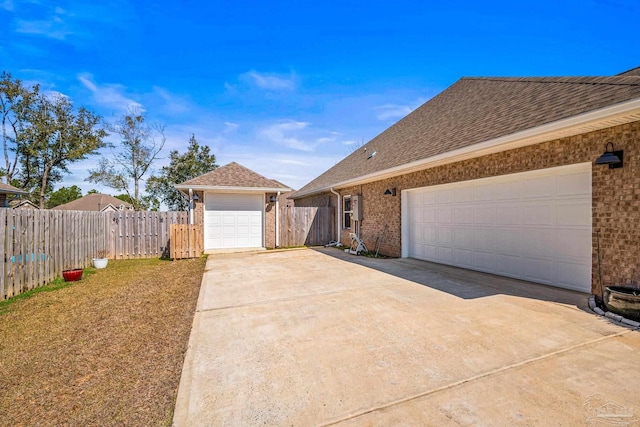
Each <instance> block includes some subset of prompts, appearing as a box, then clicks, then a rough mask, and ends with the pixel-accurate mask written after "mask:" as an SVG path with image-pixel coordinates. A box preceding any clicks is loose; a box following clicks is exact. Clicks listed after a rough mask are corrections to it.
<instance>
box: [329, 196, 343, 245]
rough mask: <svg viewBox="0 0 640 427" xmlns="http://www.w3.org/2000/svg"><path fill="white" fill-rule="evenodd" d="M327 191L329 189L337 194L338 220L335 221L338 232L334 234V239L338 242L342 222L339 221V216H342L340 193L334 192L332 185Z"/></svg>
mask: <svg viewBox="0 0 640 427" xmlns="http://www.w3.org/2000/svg"><path fill="white" fill-rule="evenodd" d="M329 191H331V192H332V193H333V194H335V195H336V196H338V221H337V223H338V233H337V234H336V241H337V242H338V243H340V230H341V228H340V226H341V225H342V224H341V223H340V218H341V216H342V215H341V209H340V193H336V192H335V191H334V190H333V187H332V188H329Z"/></svg>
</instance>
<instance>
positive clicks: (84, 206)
mask: <svg viewBox="0 0 640 427" xmlns="http://www.w3.org/2000/svg"><path fill="white" fill-rule="evenodd" d="M107 205H111V206H113V207H114V208H116V209H118V206H120V205H124V206H125V208H127V209H129V208H131V203H127V202H125V201H122V200H120V199H117V198H115V197H113V196H110V195H108V194H101V193H93V194H87V195H86V196H84V197H80V198H79V199H76V200H74V201H72V202H69V203H65V204H63V205H58V206H56V207H54V208H52V209H53V210H61V211H95V212H99V211H101V210H102V209H104V208H105V206H107Z"/></svg>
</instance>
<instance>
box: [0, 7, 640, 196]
mask: <svg viewBox="0 0 640 427" xmlns="http://www.w3.org/2000/svg"><path fill="white" fill-rule="evenodd" d="M435 3H436V2H429V1H399V2H392V1H388V0H386V1H376V0H373V1H371V0H370V1H366V2H365V1H358V2H356V1H351V0H340V1H334V0H325V1H322V2H303V1H278V2H262V1H243V0H236V1H208V2H194V1H188V0H186V1H181V2H175V1H172V2H167V1H148V0H138V1H127V0H105V1H101V2H96V3H95V4H92V2H87V1H75V0H73V1H59V2H49V1H44V0H43V1H41V0H25V1H23V0H0V64H1V65H0V69H2V70H6V71H9V72H11V73H12V74H13V75H14V76H15V77H18V78H20V79H22V80H24V81H26V82H29V83H36V82H37V83H40V84H41V85H42V87H43V88H44V89H45V90H48V91H52V92H60V93H62V94H64V95H66V96H68V97H70V98H71V99H72V100H73V102H74V104H75V105H77V106H80V105H84V106H86V107H88V108H89V109H91V110H93V111H94V112H96V113H98V114H100V115H101V116H103V117H105V118H106V119H112V118H114V117H115V116H118V115H120V114H122V113H124V112H126V111H127V108H129V107H130V106H136V107H138V108H141V109H143V110H144V111H146V114H147V117H148V119H149V121H151V122H156V123H161V124H164V125H165V126H166V136H167V137H168V140H167V144H166V146H165V153H164V157H168V152H169V150H171V149H178V150H179V151H183V150H184V147H185V146H186V145H187V141H188V139H189V137H190V135H191V133H194V134H195V135H196V138H197V139H198V141H199V142H200V143H201V144H206V145H209V146H210V147H211V148H212V151H213V152H214V153H215V154H216V156H217V159H218V163H219V164H221V165H222V164H226V163H228V162H231V161H237V162H239V163H241V164H243V165H245V166H247V167H249V168H251V169H253V170H255V171H256V172H258V173H261V174H263V175H265V176H267V177H269V178H274V179H277V180H279V181H281V182H283V183H285V184H287V185H290V186H292V187H294V188H300V187H302V186H303V185H304V184H306V183H307V182H308V181H310V180H311V179H313V178H314V177H315V176H317V175H319V174H320V173H322V172H323V171H325V170H326V169H328V168H329V167H331V166H332V165H334V164H335V163H336V162H337V161H339V160H340V159H342V158H343V157H344V156H345V155H347V154H349V153H350V152H351V150H352V149H353V147H354V146H356V145H357V144H360V143H361V142H362V141H364V142H366V141H368V140H370V139H371V138H373V137H375V136H376V135H377V134H379V133H380V132H382V131H383V130H385V129H386V128H388V127H389V126H390V125H392V124H393V123H395V122H396V121H398V120H399V119H400V118H402V117H403V116H405V115H406V114H407V113H409V112H410V111H411V110H412V109H414V108H416V107H417V106H419V105H421V104H422V103H423V102H425V101H427V100H429V99H430V98H431V97H433V96H434V95H436V94H437V93H439V92H441V91H442V90H444V89H445V88H446V87H447V86H449V85H451V84H452V83H454V82H455V81H456V80H458V79H459V78H460V77H463V76H541V75H549V76H552V75H611V74H616V73H619V72H622V71H625V70H627V69H630V68H633V67H636V66H639V65H640V54H639V52H640V48H639V46H640V32H639V31H638V27H639V24H638V23H639V22H640V2H638V0H581V1H558V0H556V1H546V0H544V1H537V2H514V1H508V2H507V1H505V2H491V1H488V2H438V3H442V4H437V5H436V4H435ZM445 3H448V4H445ZM96 162H97V157H95V158H91V159H90V160H87V161H85V162H82V163H80V164H77V165H74V166H73V167H72V174H71V175H69V176H66V177H65V180H64V182H63V183H61V184H60V185H65V186H69V185H73V184H76V185H78V186H80V187H81V188H83V190H85V191H86V190H89V189H91V188H99V189H102V188H100V187H96V186H95V185H93V184H90V183H87V182H85V181H84V179H85V178H86V176H87V175H88V172H87V170H88V169H90V168H92V167H94V166H95V164H96ZM165 162H166V159H162V160H160V161H159V162H158V163H157V164H156V168H159V167H160V166H162V165H163V164H164V163H165Z"/></svg>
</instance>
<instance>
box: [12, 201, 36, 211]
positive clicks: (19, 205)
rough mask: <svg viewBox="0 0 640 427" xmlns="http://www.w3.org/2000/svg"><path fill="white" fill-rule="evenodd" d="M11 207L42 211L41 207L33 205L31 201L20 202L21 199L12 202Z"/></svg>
mask: <svg viewBox="0 0 640 427" xmlns="http://www.w3.org/2000/svg"><path fill="white" fill-rule="evenodd" d="M9 207H10V208H11V209H40V207H39V206H38V205H36V204H35V203H33V202H32V201H31V200H19V199H14V200H12V201H10V202H9Z"/></svg>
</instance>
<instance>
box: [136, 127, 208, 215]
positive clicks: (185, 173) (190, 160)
mask: <svg viewBox="0 0 640 427" xmlns="http://www.w3.org/2000/svg"><path fill="white" fill-rule="evenodd" d="M169 158H170V159H171V160H170V163H169V166H163V167H162V169H161V171H160V174H159V175H158V176H152V177H150V178H149V179H148V180H147V186H146V190H147V193H149V195H150V196H153V197H155V198H158V199H160V200H162V201H163V202H164V204H165V205H167V207H168V208H169V209H170V210H176V211H184V210H187V209H188V208H189V201H188V200H186V199H185V197H184V196H183V195H182V193H180V192H179V191H178V190H176V188H175V187H174V184H179V183H181V182H184V181H187V180H189V179H192V178H195V177H197V176H200V175H202V174H205V173H207V172H210V171H212V170H214V169H215V168H217V167H218V165H217V164H216V156H215V155H213V154H210V149H209V147H207V146H202V145H200V144H198V141H196V137H195V135H191V138H190V139H189V148H188V150H187V152H186V153H184V154H180V153H178V151H177V150H173V151H171V153H170V154H169Z"/></svg>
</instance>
